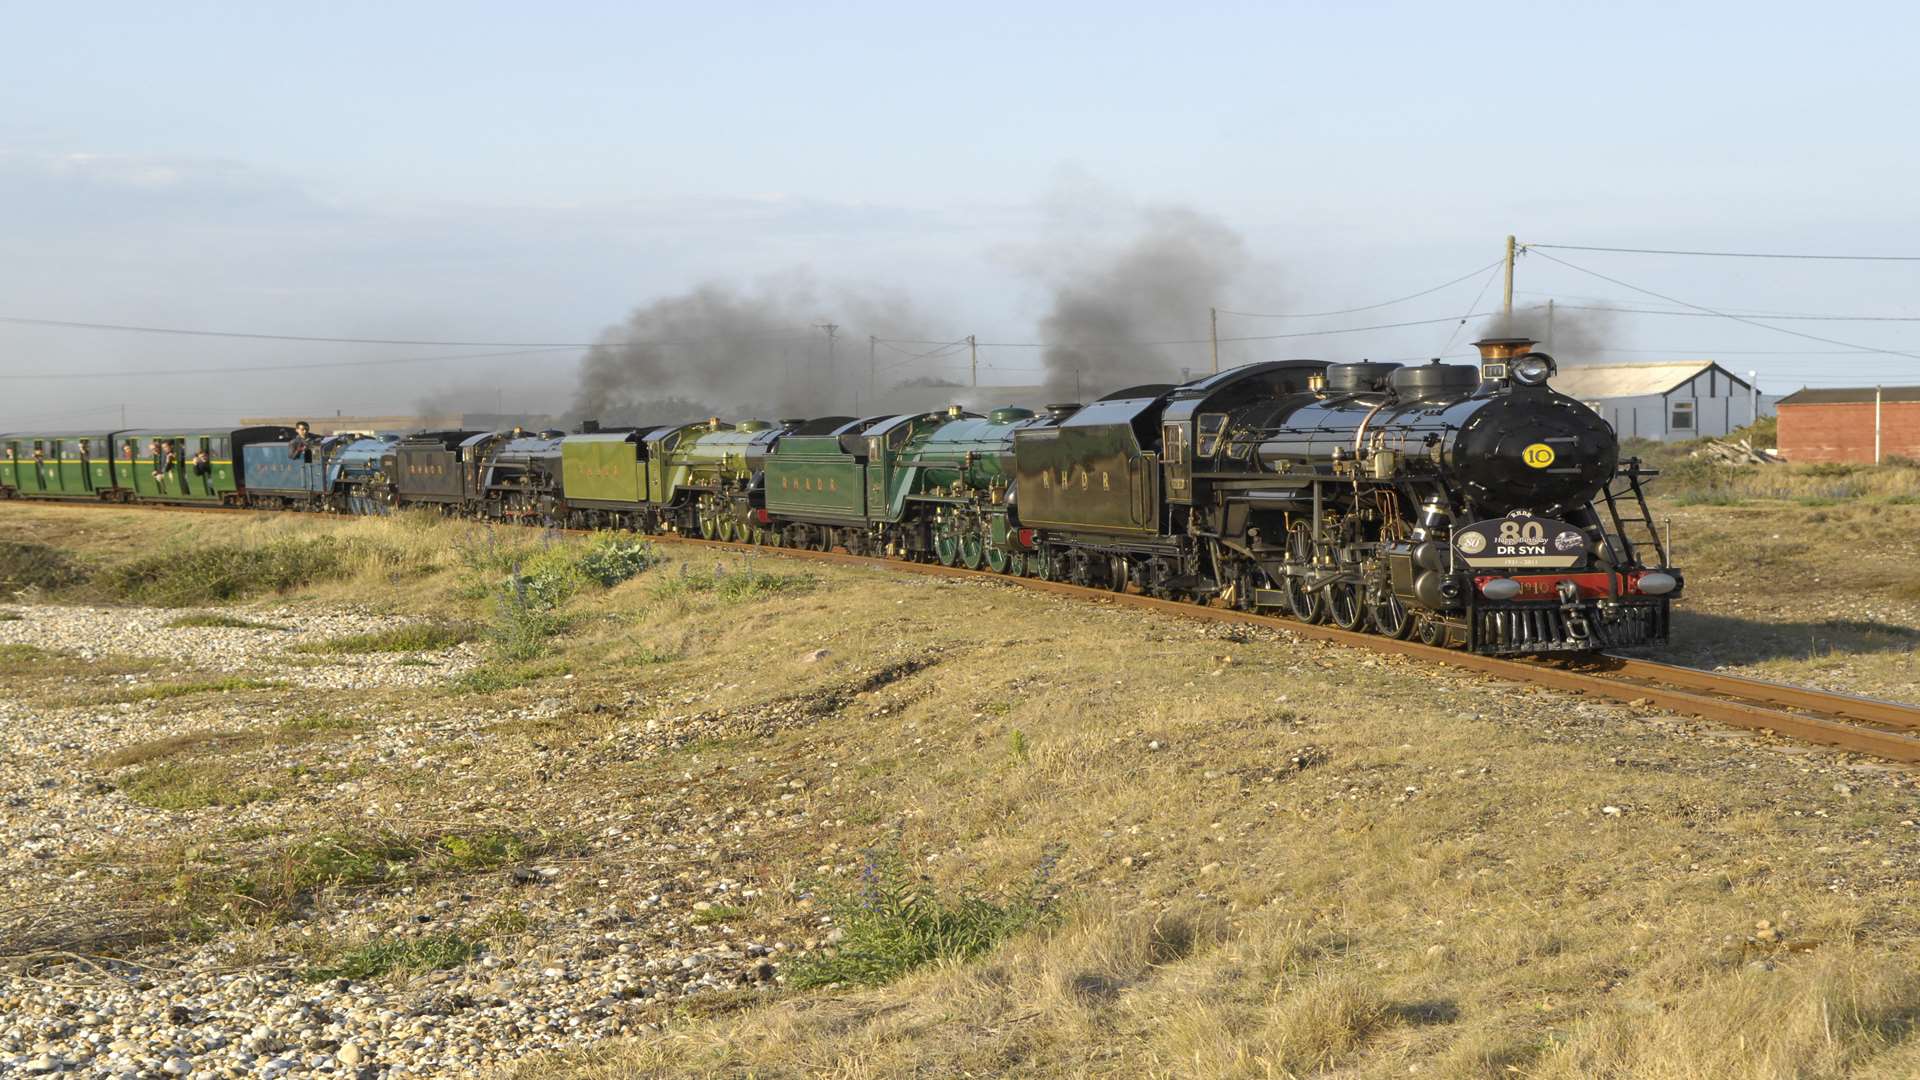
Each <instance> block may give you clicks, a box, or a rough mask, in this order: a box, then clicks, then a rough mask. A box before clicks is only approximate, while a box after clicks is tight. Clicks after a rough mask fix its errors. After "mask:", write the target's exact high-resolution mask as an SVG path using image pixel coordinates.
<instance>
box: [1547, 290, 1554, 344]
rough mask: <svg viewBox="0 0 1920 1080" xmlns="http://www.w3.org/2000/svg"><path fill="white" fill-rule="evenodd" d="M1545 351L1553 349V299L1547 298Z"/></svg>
mask: <svg viewBox="0 0 1920 1080" xmlns="http://www.w3.org/2000/svg"><path fill="white" fill-rule="evenodd" d="M1547 351H1548V352H1552V351H1553V299H1552V298H1551V297H1549V298H1548V299H1547Z"/></svg>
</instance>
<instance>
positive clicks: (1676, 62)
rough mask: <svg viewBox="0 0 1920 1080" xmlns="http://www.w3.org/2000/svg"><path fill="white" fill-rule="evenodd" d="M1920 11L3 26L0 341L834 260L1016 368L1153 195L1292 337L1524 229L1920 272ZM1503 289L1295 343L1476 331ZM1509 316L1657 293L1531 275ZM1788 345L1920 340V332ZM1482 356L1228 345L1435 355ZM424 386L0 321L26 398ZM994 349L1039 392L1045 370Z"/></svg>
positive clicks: (332, 326)
mask: <svg viewBox="0 0 1920 1080" xmlns="http://www.w3.org/2000/svg"><path fill="white" fill-rule="evenodd" d="M1916 22H1920V18H1917V17H1916V15H1915V14H1914V12H1913V10H1912V9H1911V8H1910V7H1907V6H1903V5H1893V4H1872V5H1846V4H1829V5H1825V6H1822V7H1820V8H1818V9H1811V8H1807V7H1805V6H1803V5H1800V6H1788V5H1769V4H1740V5H1733V4H1686V5H1673V4H1667V5H1653V4H1614V5H1607V6H1605V7H1601V6H1599V5H1578V6H1576V5H1552V4H1529V5H1504V6H1503V5H1457V4H1456V5H1412V4H1406V5H1399V4H1359V3H1350V4H1286V5H1274V4H1268V5H1235V4H1188V5H1182V6H1177V7H1176V6H1171V5H1141V4H1099V5H1094V4H1059V5H993V4H987V5H970V6H964V7H957V6H939V7H933V6H919V5H899V4H891V5H878V4H869V5H860V4H819V5H811V6H806V7H801V6H772V5H730V6H718V5H670V6H667V5H660V6H655V5H641V4H548V5H538V6H536V5H508V4H486V3H477V4H476V3H466V4H457V5H456V4H426V3H416V4H381V5H374V4H346V3H342V4H329V5H293V4H259V5H241V4H227V5H212V4H185V3H173V4H166V5H131V4H96V5H84V6H81V5H42V4H24V3H20V4H9V5H7V10H6V25H7V26H8V28H9V30H8V34H7V35H6V40H5V41H4V43H0V221H6V222H8V223H9V224H8V225H7V227H6V228H5V229H0V315H12V316H26V317H35V318H53V319H71V320H81V321H99V322H125V323H138V324H146V325H165V326H185V327H207V328H215V329H244V330H261V331H267V332H277V333H290V334H316V335H325V336H355V337H359V336H371V337H403V338H419V339H443V338H458V339H462V340H468V339H472V340H516V341H517V340H539V341H554V340H558V341H570V340H588V339H591V338H592V337H593V336H594V335H595V334H597V333H598V332H599V331H600V330H602V329H603V328H605V327H608V326H611V325H614V324H616V323H618V322H619V320H620V319H621V317H622V316H623V315H624V314H625V312H626V311H627V310H628V309H630V308H632V307H634V306H635V305H638V304H642V303H645V302H648V301H650V300H653V299H656V298H658V297H661V296H668V295H673V294H675V293H679V292H684V291H685V290H687V289H689V288H691V287H693V286H694V285H696V284H698V283H701V282H705V281H722V282H730V283H734V284H736V285H738V286H739V287H741V288H752V287H753V286H754V283H756V282H761V281H764V280H767V279H769V278H781V277H783V276H792V275H805V276H807V277H808V278H810V279H812V280H814V281H815V282H817V283H818V284H819V288H818V291H819V292H820V293H821V295H822V297H823V299H822V301H821V304H820V306H821V309H822V310H821V315H822V316H823V317H829V318H836V319H839V318H844V316H843V315H841V314H839V313H838V312H839V310H840V309H841V308H843V307H844V305H841V304H839V303H838V302H837V301H836V300H835V299H834V296H835V295H836V294H837V293H839V292H841V291H849V292H859V291H863V290H870V289H874V288H883V289H886V290H890V291H893V292H896V293H900V294H903V295H906V296H909V297H910V298H911V300H912V304H913V307H914V308H915V310H916V311H917V312H918V319H917V322H916V326H918V327H919V331H918V332H924V333H926V334H927V335H928V336H930V337H938V338H945V337H947V336H949V335H951V336H958V335H961V334H965V333H968V332H975V333H978V334H979V335H980V336H981V337H982V338H983V339H989V340H1022V341H1024V340H1032V339H1033V337H1034V335H1035V333H1036V330H1035V326H1036V322H1037V320H1038V319H1039V318H1040V316H1041V315H1043V314H1044V312H1045V310H1046V308H1047V306H1048V303H1049V297H1050V287H1051V286H1052V285H1053V284H1055V283H1057V281H1058V280H1060V279H1061V278H1063V277H1068V276H1071V275H1072V274H1074V273H1075V272H1076V269H1078V268H1079V267H1081V266H1082V265H1083V264H1085V265H1096V264H1098V263H1099V261H1100V260H1101V259H1102V258H1103V257H1104V256H1106V255H1108V254H1110V253H1111V251H1112V249H1114V248H1116V247H1121V246H1124V245H1125V243H1126V242H1127V239H1128V237H1129V235H1130V234H1131V233H1132V232H1133V231H1134V230H1136V229H1138V228H1139V224H1140V217H1141V215H1142V214H1143V213H1144V212H1147V211H1149V210H1151V209H1152V208H1155V207H1164V206H1180V207H1186V208H1190V209H1192V210H1195V211H1198V212H1199V213H1201V214H1204V215H1207V216H1210V217H1213V218H1216V219H1218V220H1219V221H1221V222H1223V223H1225V224H1226V225H1227V226H1229V227H1230V228H1232V229H1233V230H1235V231H1237V232H1238V233H1239V234H1240V235H1241V236H1242V237H1243V239H1244V243H1245V246H1246V249H1247V252H1248V254H1249V256H1250V259H1249V261H1248V263H1247V266H1246V269H1245V270H1244V271H1242V272H1241V273H1240V274H1239V275H1238V276H1237V277H1235V278H1234V280H1233V282H1232V285H1231V287H1230V288H1231V292H1232V295H1227V296H1221V297H1219V298H1218V303H1219V304H1220V305H1221V306H1223V307H1229V308H1237V309H1244V310H1259V311H1272V312H1287V311H1318V310H1327V309H1332V308H1340V307H1347V306H1352V305H1359V304H1367V303H1371V302H1374V301H1378V300H1383V299H1388V298H1391V297H1394V296H1397V295H1402V294H1405V293H1408V292H1413V291H1415V290H1418V289H1422V288H1425V287H1427V286H1429V285H1432V284H1436V283H1438V282H1440V281H1444V280H1446V279H1448V278H1452V277H1456V276H1459V275H1461V274H1463V273H1465V272H1466V271H1468V270H1471V269H1473V268H1474V267H1476V266H1481V265H1484V264H1486V263H1487V262H1489V261H1491V260H1492V259H1493V258H1495V257H1496V256H1497V255H1498V254H1499V246H1500V243H1501V240H1502V238H1503V237H1504V236H1505V235H1506V234H1507V233H1516V234H1518V235H1520V236H1521V238H1522V240H1523V241H1524V240H1534V241H1542V242H1553V241H1558V242H1571V243H1584V244H1596V245H1615V246H1631V247H1659V248H1689V249H1691V248H1709V249H1724V248H1732V249H1739V250H1757V251H1820V252H1862V253H1890V254H1920V215H1917V214H1916V209H1915V199H1914V192H1915V190H1916V180H1917V179H1920V140H1916V139H1915V138H1914V137H1913V134H1912V121H1911V112H1912V109H1913V107H1914V105H1915V103H1916V100H1920V94H1916V91H1917V90H1920V79H1917V78H1916V76H1915V73H1914V65H1913V63H1912V60H1911V55H1910V53H1911V44H1912V41H1913V40H1914V31H1915V30H1916V28H1917V27H1916V25H1915V24H1916ZM1555 254H1557V255H1559V256H1560V257H1562V258H1565V259H1567V260H1568V261H1570V262H1575V263H1577V264H1579V265H1582V266H1586V267H1588V268H1590V269H1593V270H1597V271H1600V272H1603V273H1606V274H1608V275H1610V276H1615V277H1618V278H1620V279H1621V280H1624V281H1630V282H1633V283H1634V284H1637V285H1642V286H1645V287H1648V288H1652V289H1655V290H1658V291H1661V292H1666V293H1669V294H1670V295H1674V296H1678V297H1681V298H1683V299H1686V300H1690V301H1693V302H1695V303H1700V304H1705V305H1709V306H1721V307H1740V308H1743V309H1747V310H1763V311H1790V312H1805V313H1884V314H1916V315H1920V263H1868V264H1853V263H1820V262H1759V261H1753V262H1749V261H1733V260H1704V259H1680V258H1670V257H1652V256H1619V255H1600V254H1592V253H1585V254H1583V253H1576V252H1556V253H1555ZM1480 283H1481V279H1478V278H1476V279H1475V280H1473V281H1471V282H1468V283H1467V284H1465V285H1463V286H1461V287H1458V288H1455V289H1451V290H1446V291H1443V292H1441V293H1437V294H1435V295H1433V296H1431V297H1427V298H1423V299H1422V300H1419V301H1415V302H1412V303H1409V304H1407V305H1402V306H1398V307H1392V308H1387V309H1382V310H1381V311H1377V312H1369V313H1365V314H1364V315H1358V316H1350V317H1345V318H1332V319H1323V320H1314V321H1306V322H1297V321H1286V322H1285V323H1284V329H1294V328H1299V329H1328V328H1335V327H1342V326H1352V325H1365V324H1370V323H1373V322H1389V321H1402V320H1405V321H1413V320H1419V319H1426V318H1437V317H1440V316H1444V315H1458V314H1460V313H1463V312H1465V311H1467V310H1468V309H1469V307H1470V306H1471V301H1472V300H1473V294H1474V290H1475V289H1477V288H1478V287H1479V285H1480ZM1496 287H1497V286H1496ZM1520 287H1521V289H1522V296H1521V302H1522V303H1528V302H1535V301H1537V300H1541V299H1544V297H1543V296H1541V295H1539V294H1552V295H1555V296H1558V297H1560V298H1561V302H1562V303H1578V302H1582V301H1581V300H1580V299H1579V298H1580V297H1601V298H1608V299H1612V300H1628V301H1633V302H1635V303H1636V304H1639V303H1644V302H1646V301H1647V298H1646V297H1644V296H1640V295H1638V294H1635V293H1633V292H1631V291H1628V290H1626V289H1623V288H1621V287H1618V286H1614V285H1610V284H1608V283H1606V282H1602V281H1599V280H1597V279H1593V278H1588V277H1585V276H1583V275H1581V274H1579V273H1577V272H1574V271H1572V270H1569V269H1566V268H1563V267H1560V266H1557V265H1554V264H1552V263H1548V262H1546V261H1545V260H1543V259H1540V258H1530V259H1526V260H1523V262H1522V265H1521V271H1520ZM1490 300H1491V296H1488V297H1486V298H1484V299H1483V300H1482V302H1481V306H1482V308H1484V307H1485V306H1486V304H1487V303H1488V302H1489V301H1490ZM1660 306H1664V305H1660ZM1194 318H1195V320H1196V322H1195V326H1196V328H1198V329H1201V330H1203V329H1204V318H1205V312H1204V311H1196V312H1195V313H1194ZM1783 325H1788V326H1792V327H1794V328H1796V329H1801V330H1803V331H1806V332H1811V333H1816V334H1820V335H1822V336H1829V337H1834V338H1837V339H1840V340H1843V341H1846V342H1849V343H1860V344H1869V345H1873V346H1876V347H1881V348H1892V349H1902V350H1907V351H1912V352H1916V353H1920V323H1913V324H1900V323H1832V322H1821V323H1789V324H1783ZM1280 326H1281V324H1280V323H1277V322H1274V321H1266V320H1263V321H1259V322H1255V323H1239V324H1235V323H1231V321H1229V323H1228V324H1223V329H1222V332H1223V333H1229V332H1230V331H1233V330H1238V331H1240V332H1243V333H1262V332H1276V330H1275V328H1276V327H1280ZM854 329H855V330H859V328H854ZM1450 329H1451V328H1450V327H1447V326H1444V325H1440V326H1438V327H1435V326H1432V325H1429V326H1421V327H1407V328H1402V329H1400V330H1386V331H1377V332H1368V333H1364V334H1348V335H1339V336H1330V337H1326V338H1321V339H1303V340H1297V341H1291V342H1285V343H1276V344H1273V345H1261V346H1253V345H1246V346H1239V347H1236V352H1237V358H1242V359H1254V358H1259V357H1262V356H1266V355H1272V353H1271V352H1268V351H1265V350H1271V349H1282V350H1283V351H1284V353H1285V354H1287V355H1295V354H1302V355H1319V356H1325V357H1328V358H1332V359H1344V358H1358V357H1359V356H1361V355H1375V356H1399V355H1425V354H1430V353H1432V352H1434V351H1436V350H1437V349H1439V348H1441V347H1442V345H1443V342H1444V340H1445V337H1446V333H1447V332H1448V331H1449V330H1450ZM860 336H861V337H864V331H862V332H861V333H860ZM1464 336H1466V335H1461V336H1457V337H1456V338H1455V340H1454V342H1453V344H1452V345H1451V346H1450V347H1451V348H1452V349H1454V350H1456V351H1457V349H1458V347H1459V344H1458V343H1459V340H1461V338H1462V337H1464ZM1603 336H1604V340H1605V342H1606V343H1607V347H1609V348H1613V349H1618V350H1623V351H1620V352H1616V353H1612V354H1610V355H1604V356H1602V355H1595V356H1593V357H1590V358H1591V359H1615V360H1625V359H1652V358H1657V357H1659V356H1662V355H1688V356H1694V355H1706V356H1715V357H1718V358H1721V359H1722V360H1723V361H1724V362H1726V363H1727V364H1728V366H1730V367H1734V368H1737V369H1746V368H1758V369H1759V370H1761V371H1762V373H1763V375H1764V376H1765V381H1764V385H1766V386H1767V388H1768V389H1770V390H1771V389H1776V388H1778V389H1781V390H1784V389H1790V388H1792V387H1793V386H1797V385H1799V384H1801V383H1803V382H1812V383H1816V384H1819V383H1829V384H1830V383H1835V382H1848V381H1862V382H1872V381H1889V382H1902V381H1904V382H1920V360H1913V359H1909V358H1902V357H1886V356H1872V355H1860V354H1856V355H1853V356H1835V355H1824V354H1826V353H1829V352H1831V351H1834V349H1835V347H1834V346H1829V345H1824V344H1818V343H1813V342H1806V341H1801V340H1797V339H1794V338H1791V337H1788V336H1785V335H1780V334H1774V333H1770V332H1767V331H1764V330H1760V329H1757V328H1751V327H1746V326H1741V325H1738V324H1731V323H1725V322H1721V321H1719V320H1709V319H1693V318H1663V317H1651V316H1620V317H1615V318H1614V319H1612V320H1610V321H1609V322H1608V323H1607V324H1606V326H1605V327H1604V335H1603ZM1625 350H1632V351H1625ZM460 351H473V350H457V349H449V350H444V352H448V353H453V352H460ZM425 352H427V353H433V352H436V350H425ZM422 353H423V350H421V349H418V348H415V349H411V350H408V349H405V348H400V347H391V348H389V347H347V346H331V345H329V346H319V345H314V346H301V345H292V344H287V343H267V342H244V341H224V340H206V339H182V338H166V337H154V336H132V335H119V334H107V333H102V332H84V331H78V330H54V329H50V328H29V327H19V326H0V356H4V357H5V360H4V367H5V369H6V371H7V372H9V373H14V374H37V373H42V372H50V371H60V370H90V371H91V370H123V369H124V370H134V371H145V372H168V371H178V370H182V369H186V368H193V367H206V366H238V365H246V364H283V363H284V364H297V363H300V362H303V361H309V362H310V361H316V360H349V359H350V360H362V359H369V360H370V359H378V358H382V357H390V356H391V357H414V356H419V355H422ZM984 358H985V359H986V360H987V362H988V363H989V364H997V365H998V368H997V370H999V371H1000V372H1001V374H1000V375H999V376H997V377H1000V378H1003V379H1005V381H1009V382H1019V381H1023V377H1022V372H1021V371H1020V370H1019V369H1020V367H1021V365H1023V364H1025V365H1030V364H1031V363H1032V362H1033V361H1032V358H1031V356H1030V355H1029V356H1024V357H1023V356H1021V355H1018V354H1017V353H1016V352H1015V351H1013V350H1003V351H1002V352H1001V353H1000V354H992V353H989V354H988V355H987V356H986V357H984ZM575 359H576V358H575V356H574V355H573V354H569V353H559V354H545V355H543V356H540V357H537V358H531V359H525V360H498V361H476V362H470V363H468V364H464V365H452V364H408V365H401V366H396V367H393V368H391V369H379V368H361V369H349V370H348V371H346V372H342V371H341V370H340V369H330V370H327V371H319V372H307V373H293V374H274V375H266V376H262V375H248V376H242V377H218V376H185V375H182V376H178V377H166V376H160V377H147V378H142V379H141V380H138V381H137V382H134V381H128V382H123V383H112V384H110V383H103V382H93V381H86V382H82V381H66V382H51V381H47V382H41V381H31V380H28V381H21V380H12V381H7V382H4V383H0V426H18V425H19V424H22V423H32V422H39V420H38V418H40V417H49V416H52V415H54V414H61V413H63V412H70V411H76V410H78V409H80V408H83V407H89V406H94V407H97V406H98V405H99V403H100V402H101V401H102V400H103V395H104V396H110V397H114V398H115V400H116V402H117V400H118V399H120V398H128V397H131V398H132V399H133V401H134V402H135V403H136V407H137V408H138V409H144V410H146V413H147V415H149V416H150V417H151V418H152V419H153V420H155V421H156V422H157V421H159V420H161V419H163V418H164V419H167V420H173V419H188V418H191V417H195V416H206V415H207V414H208V412H209V411H211V412H214V413H217V414H219V415H221V416H224V415H229V414H234V413H238V412H246V411H285V410H299V411H321V410H324V409H327V408H342V409H346V410H349V411H354V410H362V409H370V408H374V407H377V406H379V405H383V404H386V405H394V404H399V405H404V404H407V403H410V402H411V401H412V400H413V399H414V398H416V397H418V396H421V395H424V394H435V393H443V392H444V393H449V394H452V395H453V396H455V397H459V396H460V395H463V394H464V395H468V396H470V397H476V398H478V397H484V396H486V395H487V393H488V392H489V391H491V392H493V393H498V394H500V395H503V396H508V397H515V398H518V399H520V400H525V401H528V402H532V403H535V404H548V403H551V404H556V405H557V404H561V403H564V401H565V400H566V398H567V397H568V395H569V392H570V390H571V384H572V369H573V364H574V363H575Z"/></svg>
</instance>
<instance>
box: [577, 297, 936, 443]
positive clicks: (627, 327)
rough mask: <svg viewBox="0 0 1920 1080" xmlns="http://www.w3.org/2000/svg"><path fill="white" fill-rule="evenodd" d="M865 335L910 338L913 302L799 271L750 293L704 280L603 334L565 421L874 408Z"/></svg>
mask: <svg viewBox="0 0 1920 1080" xmlns="http://www.w3.org/2000/svg"><path fill="white" fill-rule="evenodd" d="M829 324H832V325H834V326H836V330H835V331H834V332H833V333H834V341H833V343H832V346H833V347H832V348H830V347H829V337H828V334H829V331H828V329H827V327H828V325H829ZM856 327H857V328H858V334H859V336H858V337H857V338H856V336H855V329H854V328H856ZM869 333H872V334H877V335H880V336H883V337H912V336H917V331H916V329H915V320H914V318H913V316H912V312H911V305H910V304H909V303H908V302H907V301H906V300H905V299H903V298H901V297H898V296H894V295H891V294H887V293H884V292H877V291H876V292H870V293H860V294H842V295H836V296H833V297H827V296H825V295H824V294H823V292H822V290H820V289H819V288H818V287H816V286H815V285H814V284H813V283H812V282H810V281H808V280H806V279H804V278H800V279H791V280H786V281H781V282H773V283H766V284H763V285H761V286H760V287H759V288H758V289H757V290H755V291H751V292H746V291H741V290H738V289H735V288H733V287H731V286H727V285H722V284H712V283H710V284H705V285H701V286H698V287H696V288H694V289H693V290H691V291H689V292H687V293H684V294H681V295H679V296H669V297H665V298H663V299H660V300H655V301H653V302H652V303H650V304H646V305H644V306H642V307H639V308H636V309H634V311H633V312H632V314H630V315H628V316H627V319H626V321H625V322H624V323H623V324H621V325H620V326H617V327H614V328H612V329H609V330H607V331H606V332H605V333H604V334H602V335H601V341H600V343H599V344H597V345H595V346H594V347H593V348H592V349H591V350H589V351H588V353H587V356H586V359H585V361H584V362H583V363H582V364H581V370H580V385H579V388H578V390H577V392H576V394H575V397H574V402H573V406H572V409H571V416H570V418H571V419H572V420H575V421H578V420H584V419H597V420H599V421H601V422H602V423H603V424H654V423H663V422H674V421H682V420H687V419H692V418H695V417H697V416H700V415H709V414H711V415H719V416H724V417H727V418H729V419H736V420H737V419H741V418H744V417H748V416H762V417H766V418H769V419H773V418H781V417H811V416H824V415H832V414H850V413H852V412H853V411H854V410H855V407H856V405H858V407H859V408H860V409H861V410H863V411H872V409H871V406H872V405H873V402H872V401H870V400H868V399H869V397H870V395H869V393H868V391H867V382H868V379H867V376H868V370H867V342H866V338H865V336H864V335H866V334H869Z"/></svg>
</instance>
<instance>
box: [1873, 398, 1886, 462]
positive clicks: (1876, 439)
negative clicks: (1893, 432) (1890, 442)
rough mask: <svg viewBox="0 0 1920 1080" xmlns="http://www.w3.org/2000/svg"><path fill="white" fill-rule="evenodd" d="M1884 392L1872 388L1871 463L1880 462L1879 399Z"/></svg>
mask: <svg viewBox="0 0 1920 1080" xmlns="http://www.w3.org/2000/svg"><path fill="white" fill-rule="evenodd" d="M1884 396H1885V394H1884V393H1883V392H1882V388H1881V387H1878V386H1876V387H1874V388H1873V463H1874V464H1875V465H1878V464H1880V400H1881V398H1883V397H1884Z"/></svg>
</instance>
